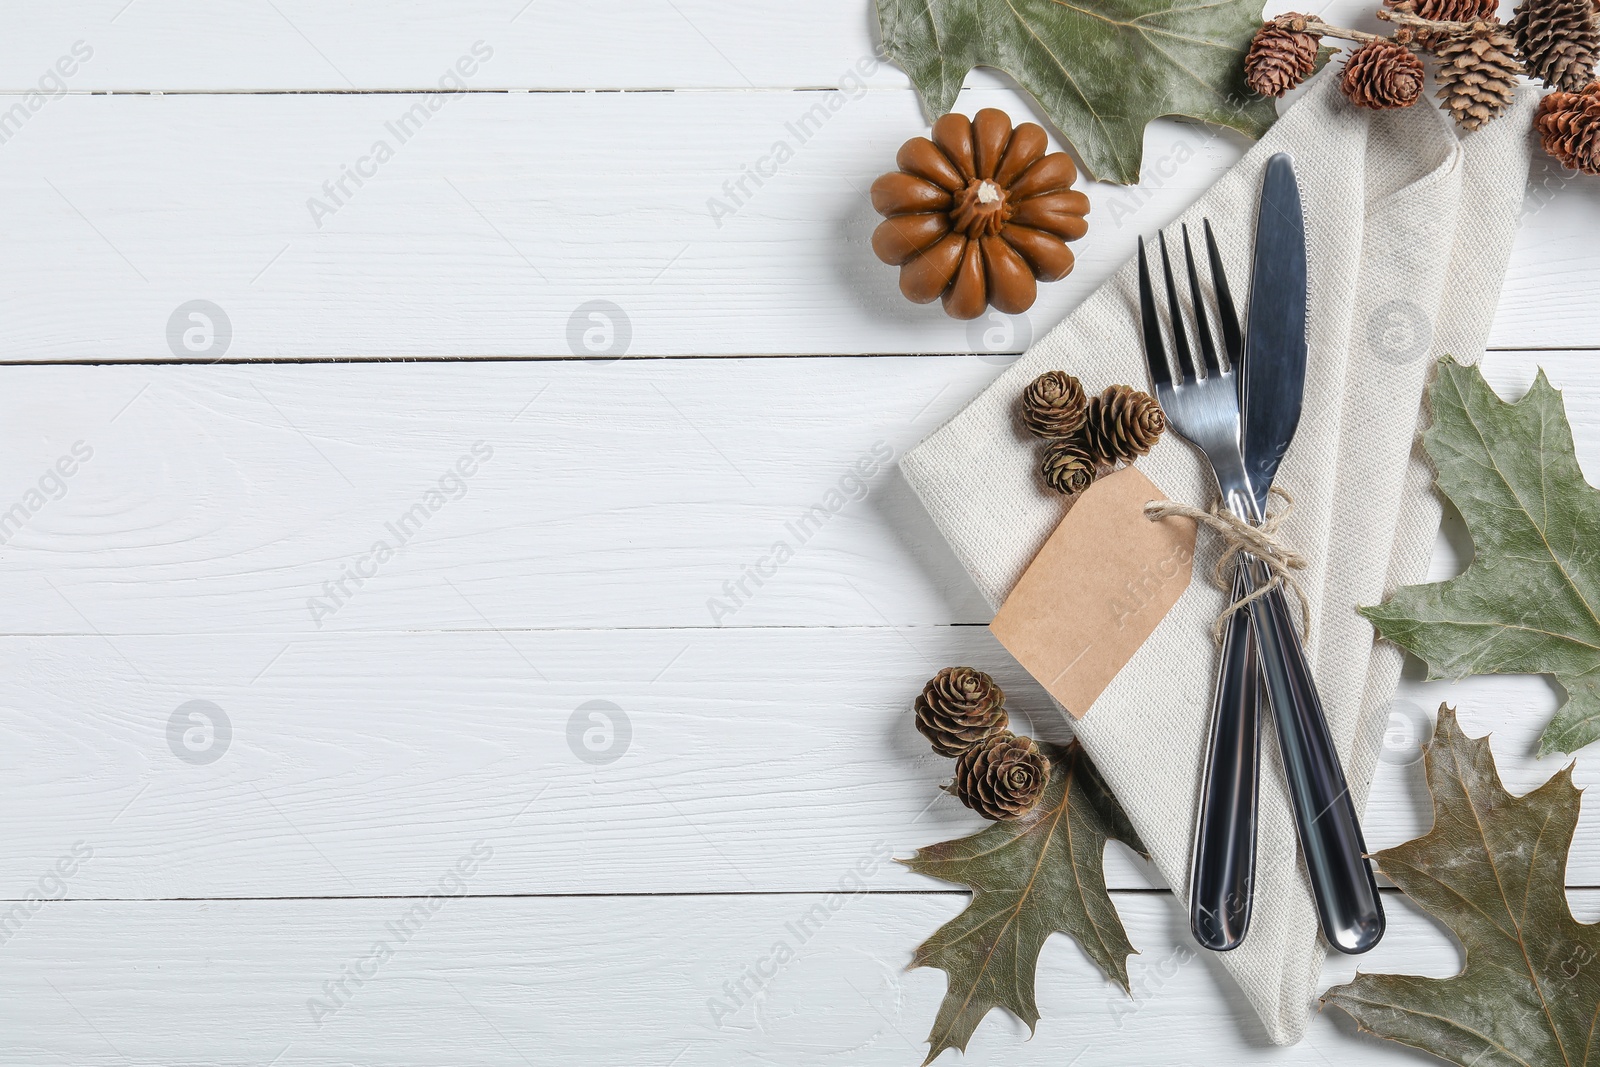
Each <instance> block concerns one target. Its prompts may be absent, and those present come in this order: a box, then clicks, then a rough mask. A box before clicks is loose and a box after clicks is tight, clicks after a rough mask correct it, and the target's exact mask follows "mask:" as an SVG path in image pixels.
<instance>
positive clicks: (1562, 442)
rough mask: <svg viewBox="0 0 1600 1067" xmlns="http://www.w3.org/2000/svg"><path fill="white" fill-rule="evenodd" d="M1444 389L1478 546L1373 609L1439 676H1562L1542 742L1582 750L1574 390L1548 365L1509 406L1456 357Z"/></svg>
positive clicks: (1589, 647)
mask: <svg viewBox="0 0 1600 1067" xmlns="http://www.w3.org/2000/svg"><path fill="white" fill-rule="evenodd" d="M1431 397H1432V405H1433V425H1432V426H1430V427H1429V428H1428V429H1427V430H1426V431H1425V432H1424V433H1423V435H1422V442H1423V446H1424V447H1425V448H1426V449H1427V451H1428V455H1429V456H1430V457H1431V458H1432V459H1433V464H1434V467H1435V469H1436V470H1437V472H1438V478H1437V482H1436V484H1437V485H1438V487H1439V491H1440V492H1442V493H1443V494H1444V495H1445V496H1447V497H1449V498H1450V501H1451V502H1452V503H1453V504H1455V506H1456V508H1457V509H1458V510H1459V511H1460V512H1461V517H1462V518H1463V519H1465V520H1466V523H1467V531H1468V532H1469V533H1470V534H1471V535H1472V543H1473V546H1474V547H1475V549H1476V552H1477V554H1476V557H1475V558H1474V559H1473V561H1472V565H1471V566H1470V567H1468V568H1467V570H1466V571H1465V573H1463V574H1461V575H1459V576H1458V577H1455V578H1451V579H1450V580H1449V581H1445V582H1437V583H1434V584H1432V585H1408V586H1404V587H1402V588H1401V589H1399V590H1398V591H1396V592H1395V594H1394V596H1392V597H1390V598H1389V599H1388V601H1386V602H1385V603H1384V604H1383V605H1381V606H1379V607H1372V608H1362V609H1361V613H1362V614H1363V615H1365V616H1366V617H1367V618H1368V619H1370V620H1372V624H1373V625H1374V626H1375V627H1377V630H1378V633H1379V635H1380V636H1382V637H1385V638H1387V639H1388V640H1390V641H1393V642H1394V643H1395V644H1397V645H1399V646H1400V647H1401V648H1404V649H1405V650H1406V651H1408V652H1410V653H1412V654H1414V655H1416V656H1418V657H1419V658H1421V659H1422V660H1424V661H1426V662H1427V664H1428V674H1429V677H1432V678H1464V677H1466V676H1467V675H1469V674H1553V675H1555V677H1556V680H1557V681H1558V682H1560V683H1561V685H1562V686H1563V687H1564V688H1565V689H1566V691H1567V701H1566V703H1565V704H1563V705H1562V706H1561V708H1560V709H1559V710H1558V711H1557V712H1556V716H1555V718H1554V719H1553V720H1552V721H1551V723H1550V725H1549V726H1547V727H1546V728H1545V731H1544V733H1543V734H1542V735H1541V736H1540V739H1539V753H1540V755H1546V754H1548V753H1551V752H1575V751H1576V750H1578V749H1580V748H1582V747H1583V746H1584V745H1587V744H1589V743H1590V742H1591V741H1594V740H1595V739H1596V738H1600V493H1597V492H1595V490H1594V489H1593V488H1592V487H1591V486H1590V485H1589V484H1588V483H1587V482H1585V481H1584V480H1583V471H1582V470H1580V469H1579V467H1578V460H1577V457H1576V455H1575V454H1574V452H1573V448H1572V428H1571V427H1570V426H1569V425H1568V424H1567V415H1566V411H1565V409H1564V408H1563V406H1562V403H1561V394H1560V393H1559V392H1557V391H1556V390H1555V389H1554V388H1552V387H1551V385H1550V383H1549V381H1547V380H1546V379H1545V376H1544V372H1543V371H1540V372H1539V376H1538V378H1536V379H1535V380H1534V383H1533V388H1531V389H1529V390H1528V394H1527V395H1526V396H1524V397H1523V398H1522V399H1521V400H1519V401H1517V402H1516V403H1515V404H1508V403H1506V402H1505V401H1503V400H1501V399H1500V398H1499V397H1497V396H1496V395H1495V394H1494V390H1492V389H1490V388H1489V385H1488V383H1487V382H1485V381H1484V380H1483V375H1482V373H1480V372H1479V371H1478V369H1477V368H1476V367H1464V366H1461V365H1460V364H1457V363H1456V362H1455V361H1453V360H1451V359H1449V358H1448V357H1447V358H1445V359H1443V360H1441V361H1440V362H1439V376H1438V378H1437V379H1436V380H1435V381H1434V384H1433V389H1432V391H1431ZM1597 1052H1600V1049H1597Z"/></svg>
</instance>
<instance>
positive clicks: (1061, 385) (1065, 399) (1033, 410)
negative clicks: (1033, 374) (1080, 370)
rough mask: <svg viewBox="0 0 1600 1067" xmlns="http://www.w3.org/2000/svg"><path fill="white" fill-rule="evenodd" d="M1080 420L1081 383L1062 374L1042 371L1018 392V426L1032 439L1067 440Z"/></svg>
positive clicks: (1076, 429)
mask: <svg viewBox="0 0 1600 1067" xmlns="http://www.w3.org/2000/svg"><path fill="white" fill-rule="evenodd" d="M1083 419H1084V396H1083V383H1082V382H1080V381H1078V379H1076V378H1074V377H1073V376H1072V375H1070V374H1067V373H1066V372H1065V371H1058V370H1052V371H1046V372H1045V373H1043V374H1041V375H1039V376H1038V377H1037V378H1035V379H1034V380H1033V381H1032V382H1030V383H1028V387H1027V388H1026V389H1024V390H1023V391H1022V424H1023V425H1024V426H1026V427H1027V428H1028V432H1029V433H1031V434H1033V435H1034V436H1035V437H1043V438H1045V439H1046V440H1051V439H1054V438H1058V437H1071V436H1072V435H1073V434H1075V433H1077V432H1078V430H1079V428H1081V427H1082V426H1083Z"/></svg>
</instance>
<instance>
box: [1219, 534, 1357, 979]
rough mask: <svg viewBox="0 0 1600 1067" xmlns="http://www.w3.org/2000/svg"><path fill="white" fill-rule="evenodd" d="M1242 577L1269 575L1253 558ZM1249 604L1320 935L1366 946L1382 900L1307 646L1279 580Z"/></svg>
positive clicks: (1346, 945) (1351, 946)
mask: <svg viewBox="0 0 1600 1067" xmlns="http://www.w3.org/2000/svg"><path fill="white" fill-rule="evenodd" d="M1245 580H1246V584H1247V585H1248V586H1249V587H1250V588H1251V589H1256V588H1259V587H1260V586H1261V585H1263V584H1265V583H1266V582H1267V581H1268V580H1269V577H1268V574H1267V571H1266V568H1265V567H1264V566H1263V565H1262V564H1261V563H1260V562H1259V561H1257V560H1253V559H1252V560H1248V561H1247V562H1246V564H1245ZM1249 611H1250V621H1251V624H1252V628H1253V629H1254V631H1255V638H1256V641H1257V642H1258V643H1259V645H1260V654H1259V657H1258V658H1259V662H1260V664H1261V676H1262V681H1263V682H1264V683H1265V685H1266V690H1267V697H1268V699H1269V701H1270V702H1271V704H1272V718H1273V723H1274V725H1276V727H1277V732H1278V747H1279V749H1280V751H1281V752H1282V753H1283V769H1284V774H1285V776H1286V777H1287V779H1288V783H1289V797H1290V800H1291V801H1292V802H1293V806H1294V818H1295V828H1296V829H1297V830H1298V831H1299V835H1300V851H1301V853H1302V854H1303V855H1304V857H1305V862H1306V870H1307V872H1308V873H1309V874H1310V875H1311V891H1312V895H1313V896H1314V897H1315V899H1316V903H1317V916H1318V919H1319V920H1320V921H1321V924H1322V935H1323V937H1324V938H1326V939H1327V942H1328V944H1330V945H1332V946H1333V947H1334V948H1336V949H1338V950H1339V951H1340V952H1346V953H1351V954H1355V953H1360V952H1366V951H1367V950H1368V949H1371V948H1372V947H1373V946H1374V945H1376V944H1377V943H1378V941H1379V939H1380V938H1382V937H1383V930H1384V916H1383V903H1382V901H1381V900H1380V899H1379V897H1378V883H1377V880H1376V879H1375V878H1374V877H1373V873H1372V867H1371V865H1370V864H1369V863H1368V862H1367V859H1366V843H1365V842H1364V841H1363V840H1362V837H1361V824H1360V822H1359V821H1358V820H1357V818H1356V809H1355V803H1354V802H1353V801H1352V800H1351V799H1350V788H1349V786H1348V785H1346V784H1345V778H1344V770H1343V769H1342V768H1341V767H1340V765H1339V753H1338V751H1337V750H1336V749H1335V748H1334V745H1333V738H1332V736H1331V735H1330V734H1329V733H1328V722H1327V720H1326V719H1325V718H1324V717H1323V714H1322V701H1321V699H1320V698H1319V697H1318V696H1317V687H1316V684H1315V683H1314V682H1313V681H1312V678H1311V668H1310V666H1309V664H1308V663H1307V662H1306V654H1305V648H1304V646H1303V645H1302V644H1301V643H1300V636H1299V634H1298V633H1296V632H1295V629H1294V624H1293V622H1292V621H1291V620H1290V615H1289V606H1288V603H1287V602H1286V601H1285V599H1284V595H1283V590H1282V588H1281V587H1280V588H1275V589H1273V590H1271V591H1270V592H1269V593H1267V594H1266V595H1265V596H1263V597H1259V598H1257V599H1255V600H1252V601H1251V602H1250V607H1249Z"/></svg>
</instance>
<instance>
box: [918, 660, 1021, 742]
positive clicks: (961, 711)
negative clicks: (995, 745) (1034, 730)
mask: <svg viewBox="0 0 1600 1067" xmlns="http://www.w3.org/2000/svg"><path fill="white" fill-rule="evenodd" d="M1005 701H1006V695H1005V693H1004V692H1002V691H1001V689H1000V687H999V686H998V685H995V684H994V679H993V678H991V677H989V676H988V675H987V674H985V673H983V672H982V671H979V670H974V669H972V668H971V667H946V668H945V669H944V670H942V671H940V672H939V673H938V674H936V675H934V676H933V677H932V678H931V679H929V681H928V684H927V685H925V686H923V687H922V695H921V696H919V697H917V703H916V709H917V729H918V730H920V731H921V732H922V736H923V737H926V738H927V739H928V740H929V741H931V742H933V750H934V751H935V752H937V753H939V755H941V756H959V755H961V754H962V753H963V752H966V751H967V750H968V749H970V748H972V747H973V746H974V745H976V744H978V743H979V742H980V741H982V740H984V739H985V738H987V737H988V736H989V735H990V734H993V733H995V732H997V731H1000V730H1004V729H1005V728H1006V709H1005Z"/></svg>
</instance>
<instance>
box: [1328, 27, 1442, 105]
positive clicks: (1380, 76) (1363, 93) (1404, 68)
mask: <svg viewBox="0 0 1600 1067" xmlns="http://www.w3.org/2000/svg"><path fill="white" fill-rule="evenodd" d="M1422 78H1423V70H1422V60H1420V59H1418V58H1417V57H1416V55H1415V54H1414V53H1413V52H1412V51H1411V50H1410V49H1409V48H1406V47H1404V46H1403V45H1398V44H1395V43H1394V42H1393V41H1389V40H1385V39H1383V38H1379V39H1378V40H1376V41H1368V42H1367V43H1366V44H1364V45H1362V46H1361V47H1360V48H1357V49H1356V50H1355V51H1354V52H1352V53H1350V58H1349V59H1347V60H1346V61H1345V64H1344V76H1343V77H1342V78H1341V79H1340V81H1339V87H1340V88H1341V89H1343V90H1344V95H1346V96H1348V97H1349V98H1350V99H1351V100H1353V101H1354V102H1355V103H1357V104H1359V105H1360V106H1362V107H1370V108H1376V109H1378V110H1380V111H1382V110H1387V109H1389V108H1396V107H1410V106H1411V105H1412V104H1415V103H1416V102H1417V97H1419V96H1421V95H1422Z"/></svg>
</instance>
